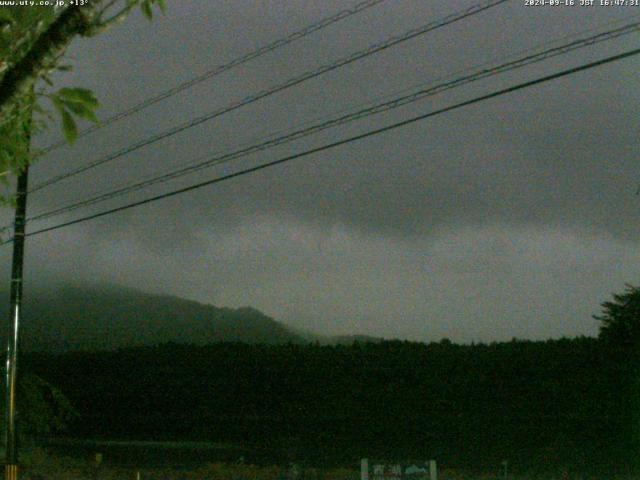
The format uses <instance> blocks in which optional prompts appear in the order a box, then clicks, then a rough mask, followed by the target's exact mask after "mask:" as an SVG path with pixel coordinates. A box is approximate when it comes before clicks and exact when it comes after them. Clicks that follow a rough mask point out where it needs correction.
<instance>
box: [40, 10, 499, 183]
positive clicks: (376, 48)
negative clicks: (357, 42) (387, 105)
mask: <svg viewBox="0 0 640 480" xmlns="http://www.w3.org/2000/svg"><path fill="white" fill-rule="evenodd" d="M507 1H509V0H489V1H485V2H482V3H478V4H476V5H473V6H471V7H469V8H466V9H464V10H461V11H458V12H456V13H452V14H450V15H448V16H446V17H444V18H442V19H440V20H436V21H433V22H430V23H428V24H426V25H423V26H421V27H418V28H415V29H412V30H409V31H408V32H405V33H404V34H402V35H399V36H395V37H391V38H390V39H388V40H385V41H383V42H380V43H376V44H374V45H371V46H369V47H367V48H366V49H364V50H360V51H357V52H355V53H353V54H351V55H349V56H347V57H343V58H341V59H339V60H337V61H335V62H333V63H330V64H327V65H323V66H321V67H319V68H317V69H315V70H311V71H308V72H306V73H303V74H302V75H300V76H297V77H294V78H291V79H289V80H287V81H285V82H284V83H281V84H278V85H275V86H272V87H270V88H268V89H266V90H262V91H260V92H258V93H255V94H253V95H250V96H248V97H245V98H244V99H243V100H240V101H238V102H234V103H232V104H230V105H228V106H226V107H223V108H221V109H218V110H215V111H213V112H211V113H208V114H206V115H203V116H200V117H197V118H195V119H193V120H191V121H189V122H186V123H183V124H181V125H178V126H175V127H172V128H170V129H168V130H165V131H164V132H161V133H158V134H155V135H153V136H151V137H147V138H145V139H143V140H141V141H139V142H137V143H135V144H132V145H129V146H128V147H125V148H123V149H121V150H118V151H116V152H114V153H111V154H109V155H107V156H105V157H102V158H100V159H98V160H95V161H93V162H91V163H89V164H87V165H84V166H82V167H79V168H76V169H74V170H71V171H70V172H67V173H63V174H61V175H57V176H55V177H53V178H50V179H49V180H45V181H44V182H41V183H39V184H37V185H35V186H34V187H33V188H32V189H31V190H30V192H29V193H33V192H36V191H38V190H41V189H43V188H45V187H48V186H50V185H53V184H55V183H58V182H60V181H62V180H65V179H67V178H70V177H73V176H75V175H78V174H80V173H83V172H86V171H87V170H90V169H92V168H95V167H97V166H99V165H103V164H105V163H107V162H110V161H112V160H115V159H117V158H120V157H122V156H124V155H127V154H129V153H131V152H134V151H136V150H139V149H140V148H142V147H145V146H147V145H150V144H152V143H155V142H158V141H160V140H163V139H165V138H168V137H171V136H173V135H176V134H178V133H180V132H183V131H185V130H187V129H190V128H193V127H195V126H197V125H200V124H201V123H204V122H206V121H208V120H212V119H214V118H216V117H219V116H221V115H224V114H226V113H229V112H231V111H233V110H236V109H238V108H240V107H243V106H245V105H248V104H250V103H253V102H256V101H258V100H261V99H263V98H266V97H269V96H271V95H273V94H275V93H278V92H281V91H283V90H286V89H288V88H291V87H293V86H295V85H298V84H301V83H303V82H305V81H307V80H310V79H313V78H316V77H319V76H320V75H323V74H325V73H328V72H331V71H333V70H336V69H338V68H340V67H343V66H345V65H348V64H350V63H353V62H356V61H358V60H360V59H362V58H365V57H368V56H370V55H373V54H375V53H378V52H381V51H383V50H386V49H388V48H391V47H393V46H395V45H397V44H399V43H402V42H405V41H407V40H410V39H413V38H415V37H418V36H420V35H424V34H426V33H428V32H431V31H433V30H436V29H438V28H441V27H444V26H446V25H449V24H451V23H454V22H457V21H459V20H462V19H464V18H467V17H470V16H472V15H476V14H478V13H481V12H483V11H485V10H488V9H490V8H492V7H495V6H497V5H500V4H502V3H505V2H507Z"/></svg>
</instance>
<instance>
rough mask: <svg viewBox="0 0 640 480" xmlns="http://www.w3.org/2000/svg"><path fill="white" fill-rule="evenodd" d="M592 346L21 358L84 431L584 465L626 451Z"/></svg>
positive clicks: (408, 346)
mask: <svg viewBox="0 0 640 480" xmlns="http://www.w3.org/2000/svg"><path fill="white" fill-rule="evenodd" d="M601 347H602V344H601V343H600V342H598V341H597V340H596V339H590V338H577V339H573V340H566V339H564V340H557V341H548V342H530V341H517V342H507V343H499V344H492V345H482V344H480V345H474V346H464V345H456V344H453V343H451V344H440V343H431V344H428V345H426V344H418V343H410V342H400V341H393V342H383V343H378V344H352V345H349V346H344V345H342V346H319V345H279V346H268V345H246V344H229V343H220V344H214V345H208V346H195V345H178V344H167V345H163V346H159V347H141V348H131V349H124V350H120V351H117V352H102V353H98V352H84V353H83V352H77V353H68V354H64V355H59V356H52V355H32V356H31V357H30V358H29V364H30V366H31V368H33V369H34V371H36V372H38V373H39V374H40V375H42V376H43V377H44V378H47V379H48V380H49V381H51V382H52V383H55V384H58V385H60V386H61V388H62V390H63V391H64V392H65V394H67V395H68V396H69V398H70V399H71V400H72V402H73V404H74V405H76V406H77V408H78V409H79V411H80V412H81V414H82V415H83V418H84V421H83V423H82V425H78V426H77V428H78V430H77V433H82V434H86V435H96V434H100V435H105V436H107V435H108V436H111V437H112V438H119V437H122V436H129V438H131V437H134V438H135V437H136V436H137V437H138V438H174V439H176V438H182V439H192V440H195V439H208V440H210V441H216V442H225V443H232V444H234V443H235V444H241V445H242V446H243V447H250V446H254V447H260V448H264V449H266V450H267V451H268V452H269V455H270V456H271V458H286V454H285V452H288V451H292V453H293V455H294V456H295V457H297V458H304V459H305V461H308V462H310V463H311V464H314V463H315V464H326V465H331V464H343V465H346V464H353V462H354V461H355V460H356V459H357V458H359V456H370V457H372V458H437V459H439V461H440V462H441V464H442V465H448V466H450V467H454V468H474V467H477V468H479V469H481V470H483V471H487V470H489V471H490V469H491V468H492V467H499V465H500V462H501V461H502V460H503V459H505V458H508V459H509V460H510V464H511V465H513V469H514V472H515V471H517V470H521V471H522V470H523V469H525V468H526V469H530V470H535V469H536V468H540V469H551V470H554V469H556V470H555V471H558V470H559V469H560V468H563V466H565V465H570V466H571V467H572V468H574V469H582V471H591V472H595V471H596V470H597V469H600V468H607V469H614V468H616V466H620V465H629V464H630V463H631V462H632V460H633V458H635V456H634V452H636V451H637V449H636V448H635V446H634V445H633V443H632V441H631V440H630V438H631V437H630V432H629V430H628V427H627V426H628V425H629V424H630V420H629V419H630V410H629V408H630V407H629V406H625V405H624V402H621V401H620V396H621V392H622V391H623V388H622V387H623V385H624V382H625V381H626V379H625V378H624V377H623V376H622V375H621V373H620V371H619V370H618V367H617V366H616V365H615V364H613V363H611V360H610V358H609V356H608V355H607V352H606V351H605V350H603V349H602V348H601ZM279 455H280V457H278V456H279ZM247 461H252V459H251V458H247Z"/></svg>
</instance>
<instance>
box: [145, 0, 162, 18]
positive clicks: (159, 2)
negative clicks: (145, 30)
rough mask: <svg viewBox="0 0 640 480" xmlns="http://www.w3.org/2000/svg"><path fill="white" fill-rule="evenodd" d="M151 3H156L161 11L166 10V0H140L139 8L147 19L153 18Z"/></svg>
mask: <svg viewBox="0 0 640 480" xmlns="http://www.w3.org/2000/svg"><path fill="white" fill-rule="evenodd" d="M153 5H157V6H158V8H159V9H160V11H161V12H162V13H165V12H166V10H167V4H166V0H142V1H141V2H140V10H142V14H143V15H144V16H145V17H147V18H148V19H149V20H151V19H152V18H153Z"/></svg>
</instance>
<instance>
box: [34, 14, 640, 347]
mask: <svg viewBox="0 0 640 480" xmlns="http://www.w3.org/2000/svg"><path fill="white" fill-rule="evenodd" d="M353 3H355V2H349V4H353ZM387 3H388V5H383V6H379V7H376V8H374V9H371V10H370V11H368V12H366V13H363V14H361V15H360V16H358V17H354V18H353V19H350V20H348V21H346V22H344V23H339V24H337V25H335V26H333V27H331V28H329V29H327V30H326V31H322V32H318V33H317V34H314V36H312V37H310V38H308V39H305V40H303V41H301V42H299V43H297V44H294V45H292V46H290V47H287V48H285V49H282V50H281V51H278V52H274V53H272V54H269V55H266V56H264V57H262V58H260V59H258V60H256V61H254V62H252V63H251V64H247V65H244V66H242V67H240V68H238V69H235V70H234V71H231V72H228V73H227V74H225V75H223V76H221V77H219V78H216V79H215V80H212V81H210V82H205V83H203V84H201V85H198V86H197V87H195V88H194V89H192V90H189V91H188V92H184V93H182V94H180V95H177V96H176V97H175V98H173V99H171V100H170V101H168V102H163V103H162V104H159V105H156V106H154V107H152V108H150V109H149V110H148V111H145V112H144V113H143V114H140V115H138V116H134V117H131V118H130V119H127V120H126V121H124V122H121V123H120V124H118V125H116V126H113V127H110V128H109V129H105V130H103V131H101V132H99V133H97V134H95V135H91V136H88V137H85V138H83V139H81V140H80V141H79V142H78V145H77V146H76V147H74V148H72V149H63V150H60V151H58V152H56V153H55V154H53V155H51V157H50V158H48V159H46V160H43V161H42V163H41V165H39V166H38V167H36V168H34V170H33V172H34V174H33V181H36V182H37V181H38V180H42V179H44V178H47V177H49V176H50V175H52V174H54V173H55V172H58V171H60V170H61V169H67V168H70V167H71V166H72V165H80V164H83V163H86V162H87V161H89V160H91V159H95V158H99V157H100V155H103V154H104V153H107V152H110V151H113V150H114V149H116V148H118V147H121V146H124V145H127V144H129V143H131V142H134V141H136V140H138V139H140V138H142V137H144V136H146V135H150V134H152V133H155V132H157V131H160V130H163V129H165V128H168V127H170V126H172V125H175V124H176V123H180V122H183V121H186V120H188V119H190V118H193V117H195V116H197V115H202V114H204V113H206V112H209V111H212V110H215V109H216V108H219V107H220V106H223V105H226V104H228V103H229V102H231V101H234V100H237V99H240V98H243V97H244V96H246V95H248V94H250V93H253V92H255V91H256V90H259V89H261V88H264V87H265V86H267V85H271V84H274V83H278V82H281V81H282V80H284V79H286V78H290V77H291V76H293V75H296V74H299V73H301V72H304V71H307V70H309V69H312V68H315V67H316V66H317V65H320V64H324V63H327V62H330V61H332V60H333V59H336V58H339V57H342V56H344V55H347V54H349V53H350V52H352V51H355V50H357V49H359V48H362V47H364V46H366V45H368V44H369V43H371V42H373V41H376V40H381V39H383V38H385V37H386V36H388V35H392V34H398V33H401V32H404V31H406V30H408V29H409V28H412V27H415V26H416V25H420V24H422V23H426V22H427V21H428V20H429V19H432V18H434V17H441V16H443V15H445V14H448V13H450V12H451V11H453V10H456V9H459V8H462V7H464V6H468V5H470V4H471V2H418V1H389V2H387ZM523 3H524V2H519V1H513V2H510V3H509V4H508V5H505V6H501V7H496V8H495V9H494V10H492V11H489V12H485V13H483V14H481V15H477V16H475V17H473V18H471V19H468V20H465V21H464V22H460V23H459V24H456V25H452V26H451V27H448V28H445V29H442V30H438V31H436V32H434V33H433V34H430V35H427V36H425V37H424V38H420V39H417V40H413V41H411V42H407V43H405V44H403V45H400V46H398V47H394V48H392V49H389V50H387V51H385V52H383V53H381V54H378V55H375V56H372V57H370V58H368V59H365V60H363V61H361V62H358V63H356V64H353V65H350V66H347V67H345V68H343V69H340V70H339V71H337V72H332V73H331V74H327V75H325V76H323V77H321V78H319V79H315V80H312V81H310V82H307V83H305V84H304V85H301V86H298V87H296V88H293V89H290V90H288V91H286V92H282V93H279V94H277V95H274V96H272V97H270V98H268V99H265V100H264V101H261V102H258V103H256V104H253V105H252V106H250V107H247V108H244V109H241V110H238V111H236V112H233V113H231V114H229V115H227V116H225V117H223V118H220V119H216V120H214V121H212V122H208V123H206V124H203V125H200V126H198V127H196V128H193V129H191V130H189V132H186V133H185V134H182V135H179V136H175V137H172V138H171V139H167V140H164V141H162V142H159V143H158V144H157V145H154V146H150V147H145V148H144V149H142V150H140V151H139V152H136V153H135V154H133V155H131V156H129V157H125V158H122V159H120V160H118V161H115V162H112V163H111V164H109V165H108V166H105V167H102V168H99V169H95V170H93V171H92V173H91V174H90V175H83V176H82V179H80V178H77V179H75V180H73V181H71V180H70V181H69V182H68V183H63V182H61V184H60V185H58V186H57V187H56V188H52V189H51V190H50V191H49V192H42V193H38V194H35V195H33V198H32V200H31V204H30V209H31V211H32V212H34V213H36V212H38V211H43V210H47V209H50V208H51V207H52V206H54V205H59V204H65V203H67V202H69V201H72V200H75V199H77V198H81V197H84V196H86V195H87V194H89V193H91V192H99V191H102V190H105V191H106V190H109V189H111V188H113V187H114V186H116V185H123V184H127V183H129V182H131V181H133V180H138V179H141V178H146V177H149V176H153V175H156V174H158V173H161V172H163V171H166V170H170V169H171V168H176V167H178V166H180V165H184V164H188V163H190V162H192V161H194V159H195V158H198V157H202V156H203V155H205V156H206V155H210V154H211V152H216V151H218V152H225V151H227V150H228V149H230V148H235V147H237V146H238V145H241V144H243V143H246V142H251V141H253V140H254V139H256V138H260V137H262V136H265V135H268V134H271V133H273V132H276V131H283V130H288V129H291V128H293V127H295V126H297V125H299V124H300V123H302V122H305V121H307V120H309V119H311V118H318V117H322V116H326V115H328V114H330V113H332V112H335V111H338V110H341V109H344V108H345V107H350V106H355V105H359V104H363V103H365V102H369V101H372V100H374V99H376V98H379V97H381V96H384V95H390V94H392V93H395V92H398V91H400V90H402V89H404V88H407V87H409V86H416V85H420V84H425V83H428V82H429V81H432V80H434V79H436V78H438V77H441V76H443V75H446V74H450V73H452V72H455V71H458V70H461V69H464V68H468V67H469V66H471V65H477V64H481V63H484V62H486V61H488V60H490V59H495V58H505V57H506V56H507V55H509V54H513V53H514V52H517V51H521V50H526V49H531V48H532V46H534V45H537V44H540V43H544V42H549V41H550V40H553V39H557V38H559V37H563V36H567V35H570V34H574V33H575V32H579V31H582V30H586V29H589V28H595V27H601V28H604V26H607V25H612V22H615V21H621V20H624V18H625V17H627V16H628V14H629V11H625V10H623V9H614V8H609V9H607V8H600V7H594V8H591V9H588V8H580V7H574V8H572V9H569V8H565V9H561V8H556V9H553V8H538V9H537V10H536V9H530V8H526V7H524V5H523ZM346 4H347V3H346V2H249V1H247V2H237V1H236V2H215V3H213V2H212V3H208V2H177V3H176V4H175V5H173V6H172V8H171V9H170V11H169V13H168V14H167V16H166V17H165V18H160V19H158V20H155V21H154V22H153V23H151V24H147V23H145V21H144V20H143V19H142V18H139V17H138V16H135V17H134V18H132V19H130V20H129V21H128V22H127V23H125V24H123V26H122V27H119V28H118V29H116V30H114V31H113V32H110V33H108V34H106V35H104V36H102V37H99V38H97V39H95V40H91V41H82V42H77V43H76V44H74V47H73V49H72V53H73V56H74V57H75V59H76V60H75V64H76V72H75V73H74V74H72V75H71V76H65V77H61V78H60V82H61V83H69V84H79V85H83V86H87V87H90V88H92V89H93V90H94V91H95V92H96V94H97V95H98V97H99V98H100V99H101V101H102V103H103V104H104V107H103V112H104V113H103V116H108V114H109V113H112V112H116V111H118V110H120V109H122V108H125V107H127V106H130V105H131V104H134V103H136V102H137V101H139V100H141V99H143V98H145V97H147V96H148V95H149V94H152V93H156V92H159V91H162V90H164V89H166V88H169V87H171V86H173V85H175V84H176V83H177V82H180V81H183V80H186V79H189V78H191V77H192V76H195V75H196V74H198V73H201V72H202V71H204V70H206V69H208V68H211V67H212V66H214V65H217V64H220V63H224V62H225V61H228V60H230V59H232V58H234V57H235V56H237V55H240V54H242V53H245V52H247V51H249V50H251V49H253V48H255V47H257V46H259V45H262V44H264V43H267V42H269V41H271V40H273V39H275V38H277V37H279V36H281V35H282V32H284V31H294V30H295V29H297V28H300V27H302V26H304V25H306V24H308V23H311V22H312V21H315V20H317V19H319V18H322V17H324V16H326V15H329V14H330V13H333V12H335V11H337V10H339V9H341V8H344V6H345V5H346ZM637 40H638V35H637V34H635V35H632V36H629V37H628V38H625V39H622V40H619V41H616V42H613V43H611V44H606V45H600V46H595V47H592V48H589V49H587V50H585V51H584V52H580V53H576V54H572V55H569V56H567V57H561V58H558V59H555V60H553V61H550V62H549V63H548V64H545V65H540V66H533V67H528V68H527V69H523V70H522V71H518V72H514V73H511V74H509V75H508V76H506V77H504V78H503V77H500V78H492V79H490V80H486V81H483V82H479V83H478V84H477V85H473V86H470V87H466V88H464V89H460V90H456V91H452V92H449V93H447V94H445V95H442V96H439V97H436V98H433V99H429V100H426V101H422V102H419V103H418V104H416V105H413V106H409V107H404V108H403V109H400V110H399V111H396V112H391V113H388V114H385V115H383V116H381V117H379V118H378V117H375V118H371V119H367V120H365V121H363V122H361V123H358V124H354V125H348V126H345V127H341V128H340V129H338V130H332V131H327V132H323V133H322V134H320V135H318V136H314V137H313V138H309V139H305V140H302V141H298V142H296V143H294V144H293V145H290V146H283V147H279V148H277V149H274V151H270V152H265V153H261V154H259V155H254V156H252V157H249V158H247V159H246V160H244V161H243V162H238V163H234V164H232V165H230V166H222V167H218V168H217V169H214V170H212V171H211V172H210V173H209V172H200V173H198V174H197V175H193V176H190V177H187V178H184V179H181V180H177V181H174V182H172V183H170V184H167V185H163V186H160V187H156V188H155V189H151V190H150V192H155V193H158V192H161V191H166V190H167V189H169V188H177V187H179V186H183V185H187V184H189V183H192V182H195V181H198V180H202V179H205V178H209V177H210V176H213V175H215V174H216V173H223V172H227V171H230V169H231V168H232V167H234V168H235V166H239V165H251V164H255V162H258V161H265V160H271V159H275V158H278V157H280V156H284V155H288V154H291V153H293V152H297V151H302V150H304V149H305V148H310V147H313V146H317V145H321V144H323V143H325V142H330V141H335V140H336V139H339V138H343V137H346V136H349V135H352V134H356V133H359V132H362V131H365V130H367V129H370V128H374V127H376V126H380V125H384V124H387V123H392V122H394V121H398V120H400V119H403V118H406V117H408V116H411V115H415V114H418V113H421V112H425V111H429V110H431V109H435V108H438V107H442V106H445V105H448V104H450V103H453V102H455V101H459V100H463V99H467V98H471V97H472V96H474V95H479V94H482V93H486V92H489V91H491V90H494V89H497V88H501V87H504V86H507V85H510V84H513V83H516V82H518V81H523V80H525V79H530V78H532V77H535V76H541V75H544V74H547V73H550V72H552V71H556V70H558V69H562V68H568V67H571V66H574V65H578V64H580V63H583V62H586V61H590V60H593V59H596V58H601V57H604V56H606V55H609V54H612V53H615V52H619V51H622V50H624V49H625V48H629V47H631V46H634V45H637ZM637 67H638V60H635V59H631V60H626V61H624V62H621V63H619V64H615V65H610V66H606V67H602V68H601V69H597V70H591V71H589V72H585V73H581V74H578V75H575V76H571V77H568V78H566V79H562V80H559V81H556V82H553V83H550V84H548V85H543V86H539V87H536V88H535V89H528V90H526V91H522V92H518V93H514V94H510V95H505V96H503V97H500V98H497V99H494V100H491V101H488V102H483V103H481V104H478V105H475V106H472V107H468V108H465V109H463V110H458V111H455V112H451V113H448V114H445V115H442V116H439V117H436V118H433V119H431V120H429V121H427V122H423V123H419V124H415V125H412V126H409V127H406V128H403V129H401V130H396V131H393V132H389V133H386V134H383V135H380V136H377V137H374V138H371V139H368V140H366V141H363V142H359V143H357V144H351V145H348V146H344V147H340V148H339V149H335V150H331V151H327V152H323V153H321V154H317V155H314V156H313V157H309V158H307V159H304V160H299V161H296V162H294V163H291V164H287V165H282V166H279V167H276V168H273V169H269V170H266V171H262V172H260V173H256V174H253V175H248V176H244V177H242V178H239V179H236V180H232V181H230V182H225V183H224V184H220V185H218V186H216V187H212V188H206V189H204V190H202V191H198V192H193V193H188V194H185V195H182V196H178V197H174V198H172V199H168V200H165V201H162V202H158V203H156V204H153V205H149V206H145V207H141V208H139V209H135V210H131V211H128V212H124V213H121V214H117V215H113V216H110V217H107V218H104V219H101V220H96V221H94V222H91V223H87V224H83V225H78V226H74V227H70V228H68V229H66V230H61V231H60V232H58V233H52V234H47V235H46V236H42V237H41V238H38V239H35V238H34V239H33V241H32V242H31V243H30V245H29V255H30V260H29V269H30V270H29V271H30V275H31V276H32V278H37V277H38V276H44V275H53V276H55V277H66V276H68V277H72V278H75V279H78V278H86V279H95V278H98V279H107V280H110V281H116V282H119V283H124V284H128V285H132V286H138V287H141V288H145V289H150V290H158V291H164V292H168V293H174V294H178V295H185V296H188V297H191V298H196V299H198V300H201V301H207V302H211V303H216V304H228V305H246V304H251V305H254V306H256V307H258V308H261V309H264V310H265V311H266V312H267V313H269V314H271V315H274V316H275V317H276V318H280V319H284V320H286V321H288V322H289V323H291V324H294V325H297V326H304V327H307V328H313V329H316V330H328V331H332V332H345V333H348V332H354V331H359V332H364V333H371V334H378V335H385V336H400V337H408V338H415V339H430V338H439V337H442V336H449V337H451V338H453V339H459V340H465V341H470V340H473V339H476V340H489V339H492V338H510V337H511V336H524V337H534V338H540V337H549V336H559V335H563V334H566V335H575V334H580V333H585V334H593V333H595V331H596V325H595V323H594V322H593V321H592V320H590V318H589V317H590V315H591V314H592V313H595V311H597V308H598V303H599V302H600V301H602V300H604V299H605V298H606V297H607V296H608V295H609V293H610V292H611V291H614V290H619V289H620V288H621V286H622V285H623V283H624V282H625V281H630V282H633V281H634V280H635V279H636V278H637V275H638V267H636V265H638V262H637V260H638V253H639V252H640V249H639V248H638V244H637V240H636V239H637V238H638V233H639V231H638V230H639V225H640V221H639V220H640V218H638V208H637V206H638V201H639V200H638V198H639V197H637V196H635V195H634V191H635V188H636V186H637V182H638V181H640V176H639V175H638V173H637V153H636V152H637V147H638V137H637V126H638V124H637V108H638V101H639V100H640V99H639V98H638V96H639V94H638V91H639V90H638V88H637V74H636V72H637ZM634 85H635V86H634ZM42 142H43V143H46V141H45V140H44V139H43V140H42ZM125 198H126V199H129V200H131V199H134V198H140V196H139V195H138V196H131V197H125ZM122 201H123V200H122V199H121V200H119V201H114V202H113V203H111V204H106V205H105V206H110V205H111V206H113V205H117V204H119V203H121V202H122ZM95 210H98V208H96V209H95ZM89 211H94V210H89ZM68 218H73V216H70V217H68ZM52 223H53V222H52Z"/></svg>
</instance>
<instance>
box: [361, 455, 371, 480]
mask: <svg viewBox="0 0 640 480" xmlns="http://www.w3.org/2000/svg"><path fill="white" fill-rule="evenodd" d="M360 480H369V459H368V458H363V459H362V460H361V461H360Z"/></svg>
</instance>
